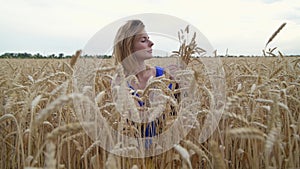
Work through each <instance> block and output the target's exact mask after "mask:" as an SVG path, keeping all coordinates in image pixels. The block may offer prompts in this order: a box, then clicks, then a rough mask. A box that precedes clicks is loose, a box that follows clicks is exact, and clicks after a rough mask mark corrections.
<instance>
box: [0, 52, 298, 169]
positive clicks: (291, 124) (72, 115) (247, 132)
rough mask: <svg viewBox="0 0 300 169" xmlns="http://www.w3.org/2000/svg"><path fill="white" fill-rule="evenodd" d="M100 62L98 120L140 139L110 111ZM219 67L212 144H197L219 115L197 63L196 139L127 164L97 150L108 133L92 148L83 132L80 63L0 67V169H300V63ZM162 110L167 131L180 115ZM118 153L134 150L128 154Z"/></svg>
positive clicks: (234, 62)
mask: <svg viewBox="0 0 300 169" xmlns="http://www.w3.org/2000/svg"><path fill="white" fill-rule="evenodd" d="M81 59H82V58H79V59H78V60H77V63H78V62H79V61H80V60H81ZM205 59H206V60H208V59H213V58H203V60H205ZM198 60H200V59H198ZM93 62H95V61H93ZM96 62H102V63H104V62H107V63H106V64H103V67H102V68H99V69H98V70H95V71H94V72H91V73H94V74H95V76H93V77H92V78H91V80H92V81H94V82H95V83H93V84H94V86H93V87H92V88H93V91H94V92H95V93H94V94H95V96H93V98H94V100H92V102H93V103H95V105H96V106H97V107H98V108H99V112H98V113H101V117H103V118H105V119H106V120H107V121H108V124H109V125H111V126H112V127H113V128H115V129H116V130H117V131H119V132H122V133H123V134H124V135H134V134H136V133H138V132H139V131H140V130H139V128H138V127H139V126H136V125H130V124H128V126H126V123H125V124H124V123H123V122H122V121H121V120H120V115H118V113H117V110H116V108H115V107H117V106H119V105H115V104H110V105H109V104H108V103H109V101H111V98H112V96H111V95H110V93H111V92H110V89H109V87H110V85H109V83H107V82H109V81H108V80H111V79H109V78H110V77H111V75H112V74H111V73H112V72H113V71H114V70H115V69H114V68H113V66H112V64H111V60H100V59H98V60H96ZM170 62H173V60H171V59H170V58H155V59H152V60H151V61H149V64H152V65H161V66H165V65H168V64H170ZM221 63H222V67H223V69H224V72H225V76H224V77H225V79H224V80H225V81H224V82H225V84H224V87H225V88H224V91H225V94H226V95H225V97H224V98H225V100H224V102H223V103H222V105H223V106H224V111H223V113H222V116H221V119H220V121H219V122H218V127H217V129H216V130H214V132H213V133H212V135H211V136H210V137H209V138H208V139H207V140H206V141H205V142H200V141H199V139H198V137H199V132H200V131H201V130H202V127H203V122H204V121H205V118H206V117H207V115H209V114H211V113H212V112H210V108H209V107H210V104H211V99H212V97H214V96H212V95H211V90H212V87H211V86H212V84H211V82H209V79H208V78H207V76H208V75H207V72H206V71H205V67H204V66H203V65H202V64H201V60H200V61H192V62H191V64H189V66H188V68H187V69H188V70H190V71H193V72H194V74H191V75H192V77H193V78H194V79H195V81H194V83H195V85H194V88H195V91H197V92H199V93H201V95H199V104H196V107H197V114H196V118H195V119H196V122H195V123H194V125H193V126H192V127H191V130H189V132H188V133H186V134H187V135H186V136H185V137H184V138H182V139H181V141H180V142H179V143H178V144H176V146H175V148H171V149H170V150H168V151H166V152H163V153H161V154H158V155H154V156H149V157H145V158H129V157H124V156H118V155H114V154H112V153H110V152H108V151H106V150H104V149H103V148H102V147H101V146H99V144H98V143H99V141H102V142H103V140H106V139H107V138H109V137H110V134H109V133H107V134H106V135H102V140H97V139H93V138H91V137H89V135H88V134H87V133H86V132H85V130H83V128H82V125H88V124H82V123H79V117H78V114H76V112H75V109H76V106H77V105H74V103H75V102H72V100H74V99H76V100H85V99H87V98H90V97H87V96H86V95H88V94H87V92H86V91H83V92H81V91H77V90H75V89H74V87H73V86H74V83H75V82H74V81H73V77H74V69H73V68H74V67H75V65H76V60H74V59H73V60H71V61H70V60H66V59H65V60H64V59H61V60H55V59H41V60H34V59H19V60H18V59H15V60H14V59H2V60H1V62H0V69H1V70H0V92H1V95H0V103H1V106H0V128H1V130H0V139H1V140H0V146H1V148H0V149H1V150H0V152H1V154H0V168H3V169H9V168H24V167H25V168H27V169H34V168H47V169H54V168H61V169H62V168H68V169H75V168H108V169H112V168H120V169H121V168H122V169H127V168H129V169H131V168H132V169H137V168H141V169H142V168H143V169H146V168H162V169H169V168H170V169H171V168H172V169H173V168H222V169H223V168H257V169H258V168H290V169H292V168H300V158H299V157H300V148H299V146H300V145H299V144H300V136H299V134H300V117H299V116H300V114H299V112H300V58H299V57H288V58H286V57H282V56H280V55H279V56H277V57H268V58H266V57H261V58H222V59H221ZM104 67H105V68H106V69H103V68H104ZM107 79H108V80H107ZM162 81H163V80H162ZM87 90H88V89H87ZM200 96H201V97H200ZM167 104H171V101H170V102H168V103H167ZM173 106H174V107H179V108H180V106H181V104H180V103H178V105H173ZM166 107H167V106H166ZM162 111H165V112H167V115H166V116H165V118H164V120H165V121H164V124H161V125H162V127H161V128H162V130H163V131H164V130H166V129H167V128H168V127H170V125H171V124H172V123H174V119H176V118H177V115H176V114H173V115H169V114H168V111H170V108H165V109H163V110H162ZM121 124H122V125H121ZM120 126H122V127H120ZM126 127H127V128H126ZM178 132H180V131H178ZM103 138H104V139H103ZM167 139H168V138H167ZM169 141H170V142H171V141H172V140H171V138H170V140H169ZM127 146H131V147H133V148H134V146H135V145H134V144H133V145H127ZM115 149H116V150H118V151H119V152H122V151H127V150H128V149H126V145H123V146H119V147H116V148H115ZM127 153H128V152H127ZM129 155H130V154H129Z"/></svg>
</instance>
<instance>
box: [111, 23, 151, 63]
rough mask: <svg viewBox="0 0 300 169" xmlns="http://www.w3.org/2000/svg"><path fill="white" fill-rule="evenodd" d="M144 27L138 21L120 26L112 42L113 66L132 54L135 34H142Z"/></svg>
mask: <svg viewBox="0 0 300 169" xmlns="http://www.w3.org/2000/svg"><path fill="white" fill-rule="evenodd" d="M144 28H145V25H144V23H143V22H142V21H140V20H129V21H127V22H126V24H124V25H123V26H121V27H120V28H119V30H118V32H117V34H116V37H115V40H114V49H113V56H114V58H115V64H118V63H122V61H123V60H124V59H125V58H126V57H128V56H130V55H131V54H132V53H133V41H134V38H135V36H136V35H137V34H139V33H140V32H142V31H143V30H144Z"/></svg>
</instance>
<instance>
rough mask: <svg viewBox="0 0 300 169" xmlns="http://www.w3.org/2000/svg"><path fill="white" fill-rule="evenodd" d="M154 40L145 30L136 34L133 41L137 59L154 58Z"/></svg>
mask: <svg viewBox="0 0 300 169" xmlns="http://www.w3.org/2000/svg"><path fill="white" fill-rule="evenodd" d="M153 45H154V44H153V42H152V41H151V40H149V36H148V34H147V33H146V31H145V30H143V31H142V32H141V33H140V34H138V35H136V36H135V38H134V41H133V53H134V56H136V57H137V59H139V60H140V59H141V60H146V59H150V58H152V46H153Z"/></svg>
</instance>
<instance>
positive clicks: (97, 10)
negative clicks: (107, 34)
mask: <svg viewBox="0 0 300 169" xmlns="http://www.w3.org/2000/svg"><path fill="white" fill-rule="evenodd" d="M0 2H2V3H1V6H0V11H1V15H0V21H1V30H0V35H1V39H0V43H1V47H0V53H3V52H6V51H8V50H12V49H14V50H17V49H18V48H19V49H26V48H27V47H28V49H29V48H31V49H32V50H33V51H34V48H35V47H36V50H39V51H47V50H48V49H50V48H51V49H53V50H55V48H57V52H66V51H75V50H77V49H78V48H82V47H84V44H85V43H86V42H87V41H88V40H89V39H90V38H91V37H92V36H93V35H94V34H95V33H96V32H97V31H98V30H100V29H101V28H103V27H104V26H106V25H108V24H110V23H112V22H114V21H115V20H117V19H120V18H122V17H126V16H130V15H134V14H139V13H149V12H150V13H151V12H152V13H163V14H168V15H172V16H176V17H178V18H181V19H183V20H186V21H187V22H189V23H191V24H193V25H194V26H196V27H197V28H198V29H199V30H200V31H201V32H202V33H203V34H204V35H205V36H206V37H207V38H208V39H209V41H210V42H211V43H212V45H213V46H214V47H215V48H216V49H218V51H220V52H221V53H224V52H223V51H226V49H227V48H229V51H231V52H232V53H235V54H240V53H246V54H247V53H248V54H261V48H262V47H263V45H264V43H265V42H266V40H267V39H268V38H269V36H270V35H271V34H272V33H273V31H275V30H276V29H277V27H278V26H280V25H281V24H282V23H283V22H287V26H286V27H285V29H284V30H283V31H282V32H280V36H278V37H276V40H278V41H281V42H284V43H285V42H290V40H291V39H292V38H295V39H294V40H293V41H292V42H293V43H296V42H298V43H296V44H300V38H299V36H298V35H297V34H299V30H300V23H299V22H300V21H299V20H300V19H299V9H300V1H299V0H273V1H272V0H227V1H217V0H211V1H203V0H197V1H196V0H189V1H181V0H180V1H177V0H163V1H158V0H144V1H141V0H140V1H138V0H129V1H114V0H110V1H105V3H103V1H98V0H90V1H83V0H43V1H40V0H26V1H23V0H10V1H4V0H0ZM128 4H135V5H128ZM216 4H217V5H216ZM159 24H160V25H161V26H164V25H168V22H167V21H166V22H165V23H159ZM20 39H27V40H20ZM49 41H51V42H55V44H54V43H50V42H49ZM29 44H30V47H29V46H28V45H29ZM66 44H68V45H66ZM156 44H157V45H158V44H160V43H156ZM22 46H23V47H22ZM296 50H298V51H299V53H300V49H299V47H298V48H297V49H296Z"/></svg>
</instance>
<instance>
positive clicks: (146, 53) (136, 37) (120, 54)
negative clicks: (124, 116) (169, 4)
mask: <svg viewBox="0 0 300 169" xmlns="http://www.w3.org/2000/svg"><path fill="white" fill-rule="evenodd" d="M114 44H115V45H114V50H113V56H114V57H115V61H116V64H122V66H123V69H124V73H125V76H129V75H135V76H136V78H137V80H138V82H129V83H128V87H129V88H131V89H132V90H135V91H136V90H144V89H145V87H146V85H147V82H148V80H149V79H150V78H151V77H159V76H162V75H164V74H165V71H164V69H163V68H162V67H158V66H155V67H151V66H148V65H146V64H145V61H146V60H148V59H151V58H152V57H153V56H152V46H153V45H154V43H153V42H152V41H151V40H150V39H149V36H148V34H147V32H146V31H145V25H144V24H143V22H142V21H140V20H129V21H127V22H126V23H125V24H124V25H123V26H121V27H120V28H119V30H118V32H117V34H116V37H115V42H114ZM171 87H172V85H171V84H170V85H169V88H171ZM139 106H144V103H143V102H141V101H140V102H139ZM156 133H157V132H156V127H155V123H154V121H153V122H151V123H149V124H147V127H146V129H145V131H144V132H143V129H142V137H152V136H155V135H156ZM146 144H147V143H146Z"/></svg>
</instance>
